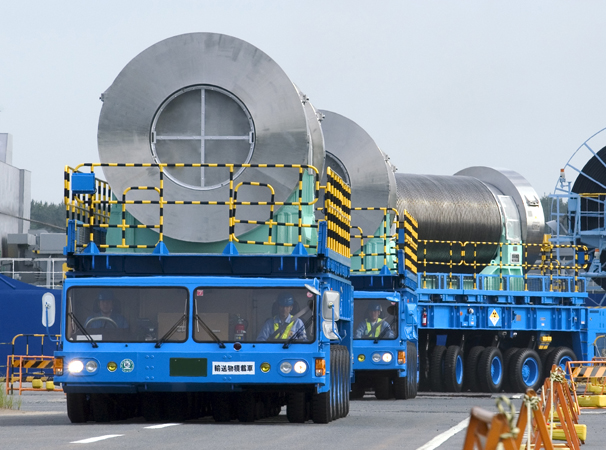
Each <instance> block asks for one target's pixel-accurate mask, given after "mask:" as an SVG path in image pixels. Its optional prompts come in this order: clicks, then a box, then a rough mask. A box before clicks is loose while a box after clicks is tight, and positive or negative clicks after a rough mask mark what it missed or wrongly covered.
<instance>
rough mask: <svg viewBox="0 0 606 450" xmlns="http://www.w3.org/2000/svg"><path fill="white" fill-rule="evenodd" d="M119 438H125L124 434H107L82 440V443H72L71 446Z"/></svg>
mask: <svg viewBox="0 0 606 450" xmlns="http://www.w3.org/2000/svg"><path fill="white" fill-rule="evenodd" d="M119 436H124V435H123V434H106V435H105V436H98V437H93V438H88V439H82V440H81V441H74V442H70V444H90V443H91V442H97V441H102V440H104V439H110V438H115V437H119Z"/></svg>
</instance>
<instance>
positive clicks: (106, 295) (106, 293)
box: [97, 289, 114, 300]
mask: <svg viewBox="0 0 606 450" xmlns="http://www.w3.org/2000/svg"><path fill="white" fill-rule="evenodd" d="M97 299H98V300H113V299H114V293H113V292H112V291H111V290H109V289H104V290H102V291H100V292H99V295H98V296H97Z"/></svg>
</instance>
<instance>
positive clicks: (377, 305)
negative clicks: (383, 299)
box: [368, 303, 383, 311]
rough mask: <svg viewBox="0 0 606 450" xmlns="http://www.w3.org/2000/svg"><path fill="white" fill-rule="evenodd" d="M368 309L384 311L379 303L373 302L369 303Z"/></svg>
mask: <svg viewBox="0 0 606 450" xmlns="http://www.w3.org/2000/svg"><path fill="white" fill-rule="evenodd" d="M368 311H383V308H382V307H381V305H380V304H378V303H371V304H370V305H368Z"/></svg>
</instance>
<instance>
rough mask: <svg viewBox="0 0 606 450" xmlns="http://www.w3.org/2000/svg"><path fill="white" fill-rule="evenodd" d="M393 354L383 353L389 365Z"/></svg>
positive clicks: (384, 359)
mask: <svg viewBox="0 0 606 450" xmlns="http://www.w3.org/2000/svg"><path fill="white" fill-rule="evenodd" d="M391 358H392V356H391V353H383V361H384V362H386V363H388V362H389V361H391Z"/></svg>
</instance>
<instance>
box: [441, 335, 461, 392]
mask: <svg viewBox="0 0 606 450" xmlns="http://www.w3.org/2000/svg"><path fill="white" fill-rule="evenodd" d="M463 380H464V378H463V352H462V351H461V347H459V346H458V345H451V346H450V347H448V348H447V349H446V355H445V356H444V388H445V389H446V392H461V389H463Z"/></svg>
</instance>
